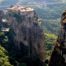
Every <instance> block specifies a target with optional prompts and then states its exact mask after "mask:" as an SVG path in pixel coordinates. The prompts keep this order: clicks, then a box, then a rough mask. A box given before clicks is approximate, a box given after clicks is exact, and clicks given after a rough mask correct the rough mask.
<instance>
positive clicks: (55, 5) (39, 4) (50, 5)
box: [0, 0, 66, 33]
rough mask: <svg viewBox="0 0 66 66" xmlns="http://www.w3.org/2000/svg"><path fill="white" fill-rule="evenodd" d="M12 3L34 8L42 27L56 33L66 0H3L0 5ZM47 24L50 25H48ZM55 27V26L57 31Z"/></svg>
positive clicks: (65, 7) (65, 6)
mask: <svg viewBox="0 0 66 66" xmlns="http://www.w3.org/2000/svg"><path fill="white" fill-rule="evenodd" d="M13 4H14V5H15V4H21V5H23V6H27V7H32V8H34V9H35V11H36V12H37V13H38V16H39V17H40V18H41V19H42V20H43V22H42V26H43V29H44V30H47V31H50V32H53V33H57V31H58V29H59V28H60V27H59V22H60V17H61V14H62V13H63V11H64V10H65V9H66V0H4V2H2V3H1V4H0V7H2V6H10V5H13ZM2 8H3V7H2ZM46 22H47V24H46ZM52 24H53V25H55V26H53V25H52ZM48 25H50V26H49V27H48ZM49 28H50V29H49ZM55 28H57V31H56V29H55Z"/></svg>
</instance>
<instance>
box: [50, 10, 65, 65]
mask: <svg viewBox="0 0 66 66" xmlns="http://www.w3.org/2000/svg"><path fill="white" fill-rule="evenodd" d="M49 66H66V11H64V13H63V14H62V17H61V29H60V32H59V35H58V38H57V41H56V45H55V48H54V50H53V52H52V55H51V59H50V63H49Z"/></svg>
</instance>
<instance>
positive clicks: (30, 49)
mask: <svg viewBox="0 0 66 66" xmlns="http://www.w3.org/2000/svg"><path fill="white" fill-rule="evenodd" d="M2 12H3V14H2V13H1V11H0V21H1V24H2V26H1V27H2V28H1V31H4V32H9V31H10V30H13V34H14V35H13V38H12V37H11V35H10V37H11V39H12V41H14V44H15V46H16V50H18V52H17V51H16V50H14V51H16V52H17V54H16V55H18V56H19V57H20V58H24V57H31V59H32V60H34V59H35V57H36V58H37V57H38V58H39V59H40V60H41V61H42V62H44V61H45V44H44V32H43V30H42V29H41V28H40V26H39V25H38V16H37V14H36V12H35V10H34V9H32V8H29V7H22V6H19V5H18V6H12V7H10V8H7V9H6V10H5V11H2ZM1 14H2V16H1ZM6 26H7V27H6ZM23 60H24V59H23ZM39 66H40V65H39Z"/></svg>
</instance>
